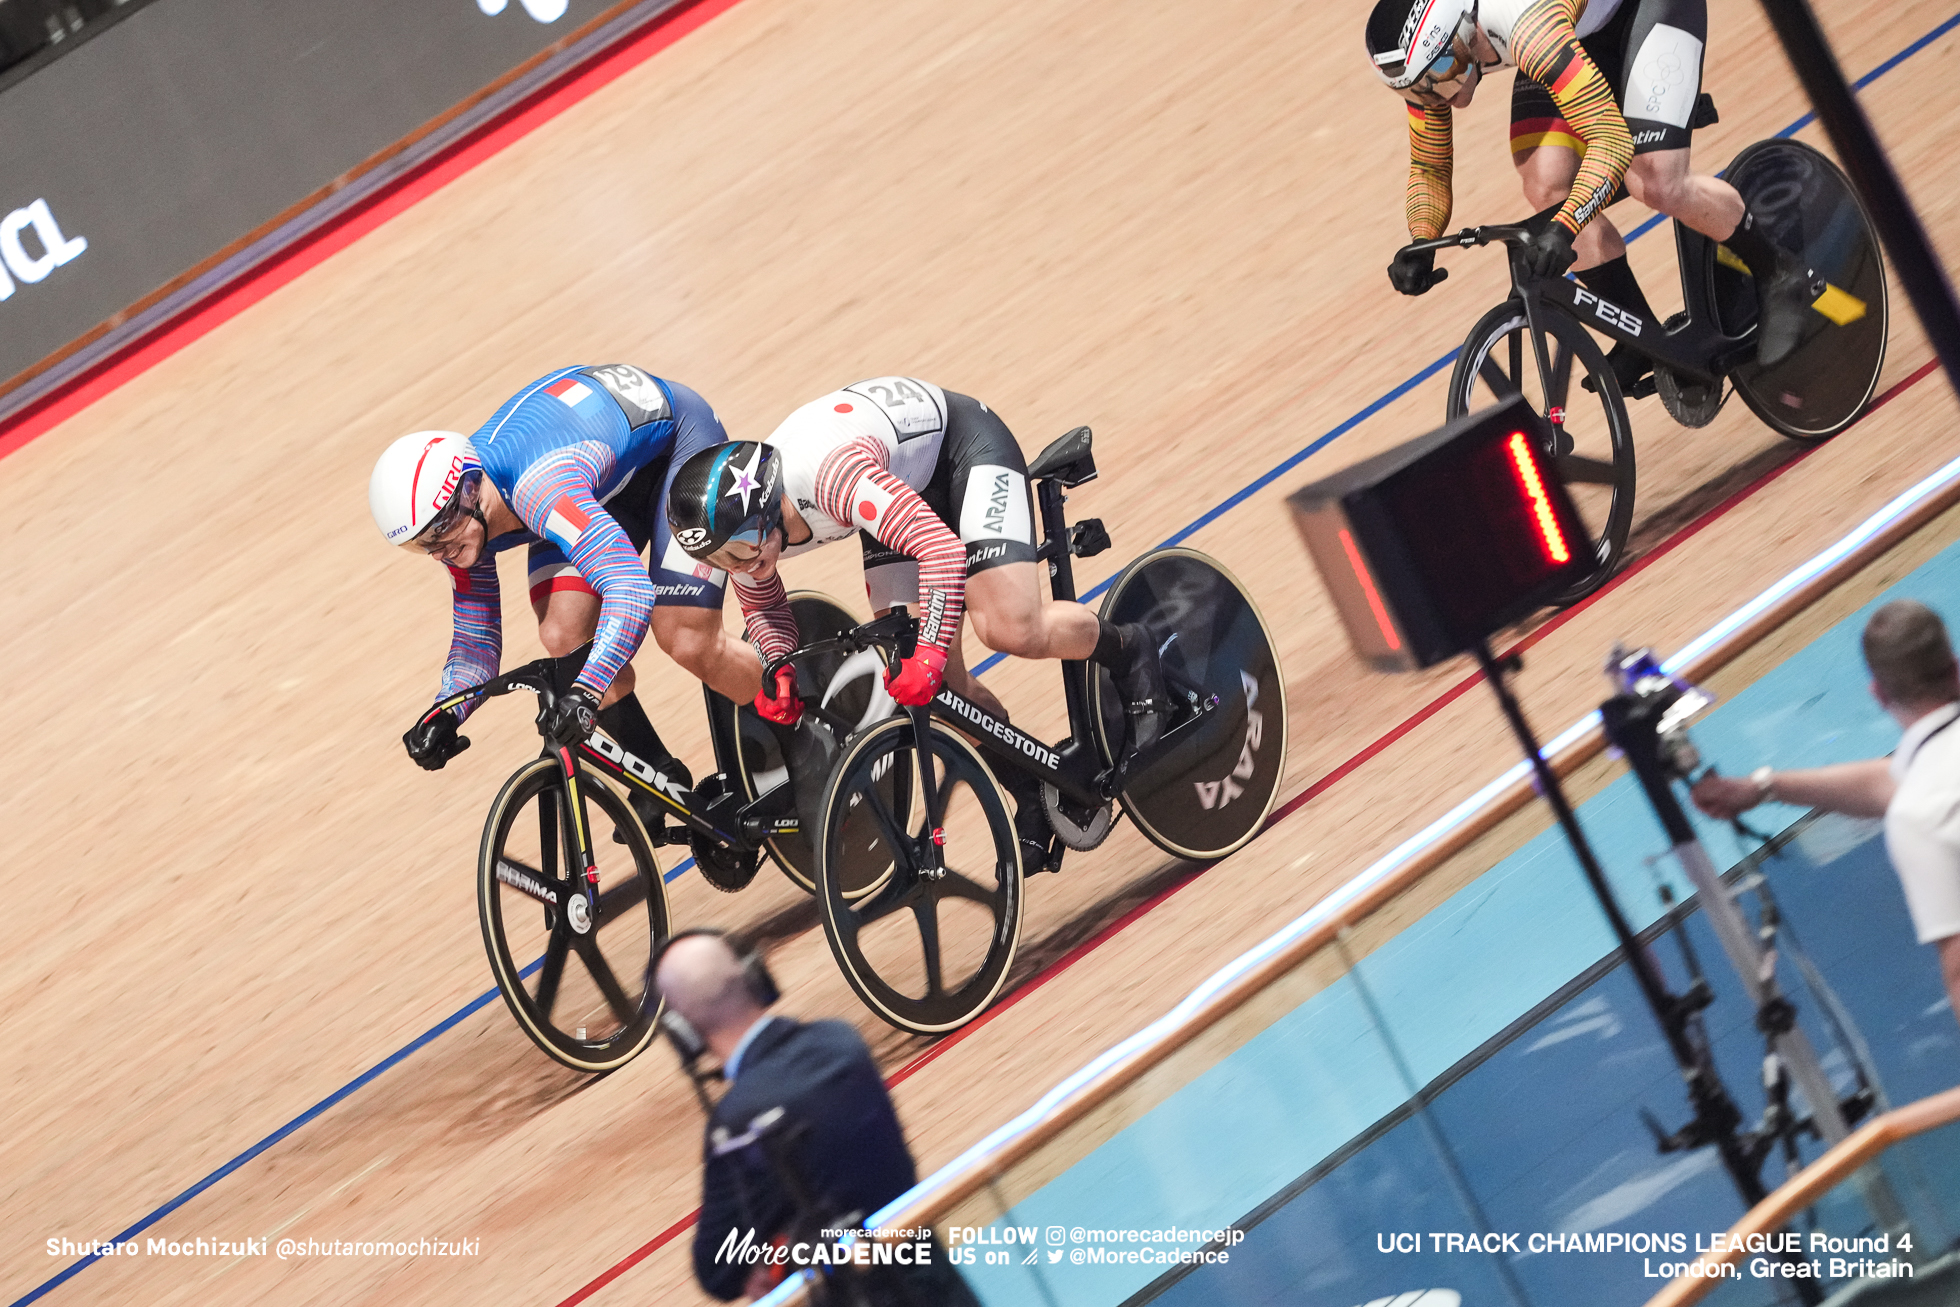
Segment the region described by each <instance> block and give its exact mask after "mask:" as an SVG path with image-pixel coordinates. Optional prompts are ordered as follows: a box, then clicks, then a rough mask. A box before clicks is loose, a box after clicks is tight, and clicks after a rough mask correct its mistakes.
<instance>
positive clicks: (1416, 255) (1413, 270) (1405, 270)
mask: <svg viewBox="0 0 1960 1307" xmlns="http://www.w3.org/2000/svg"><path fill="white" fill-rule="evenodd" d="M1449 275H1450V272H1449V269H1448V268H1438V267H1437V266H1436V251H1434V250H1411V249H1409V248H1407V247H1406V246H1405V247H1403V248H1402V249H1399V250H1397V251H1395V260H1394V262H1392V263H1390V264H1389V265H1388V282H1389V285H1391V286H1393V287H1395V289H1397V290H1399V291H1401V292H1402V293H1403V294H1404V295H1420V294H1422V293H1423V292H1424V291H1426V290H1428V289H1429V288H1430V287H1431V286H1434V285H1435V284H1436V283H1437V282H1439V281H1442V280H1443V279H1445V278H1446V277H1448V276H1449Z"/></svg>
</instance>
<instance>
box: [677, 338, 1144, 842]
mask: <svg viewBox="0 0 1960 1307" xmlns="http://www.w3.org/2000/svg"><path fill="white" fill-rule="evenodd" d="M668 511H669V513H670V515H671V519H670V520H671V521H672V523H673V527H674V538H675V540H676V541H677V542H678V543H679V544H680V546H681V548H682V549H684V550H686V551H687V552H688V553H689V554H691V555H693V556H694V557H695V558H697V559H700V560H701V561H703V562H705V563H708V564H709V565H710V566H713V567H716V568H721V569H723V570H725V571H726V572H728V574H729V576H730V579H731V580H732V581H733V582H734V585H735V593H736V595H737V597H738V598H739V599H740V600H741V603H742V612H743V615H744V617H745V618H746V619H747V622H748V626H749V630H750V633H751V634H752V635H753V636H754V638H755V641H756V643H757V645H759V646H760V647H761V649H762V652H763V656H764V659H765V660H766V661H767V662H768V663H769V664H774V663H775V662H776V661H778V660H780V659H781V658H783V657H784V656H786V655H787V654H788V653H789V652H790V651H791V650H792V649H794V648H795V647H796V643H797V631H796V624H795V620H794V618H792V617H791V615H790V610H789V604H788V600H787V597H786V591H785V588H784V586H783V582H782V578H781V576H780V575H779V574H778V572H777V570H776V565H777V563H778V562H779V561H780V560H781V559H783V558H786V557H790V556H793V555H796V554H801V553H805V552H808V551H809V550H812V549H815V548H817V547H818V546H820V545H824V544H829V543H832V542H834V541H837V540H841V539H843V538H844V537H846V536H849V535H858V536H860V537H861V538H862V539H863V542H864V566H865V589H866V591H867V592H868V593H869V596H870V599H871V606H872V608H873V609H875V610H877V611H879V612H881V613H882V612H884V611H885V610H888V609H890V608H892V607H895V606H897V605H899V604H907V605H916V608H917V613H918V617H919V643H918V649H917V651H916V652H915V653H914V654H913V656H912V657H910V658H908V659H906V660H904V663H903V665H902V666H900V667H899V668H898V669H896V670H895V671H894V672H893V673H892V674H891V675H890V676H889V677H888V679H887V688H888V689H889V690H890V692H891V695H892V697H893V698H894V699H896V700H897V701H898V702H900V703H903V704H910V705H914V706H917V705H922V704H925V703H929V702H931V700H932V698H933V696H934V695H935V694H937V693H938V691H939V687H940V685H941V683H942V681H943V682H944V683H945V684H946V685H948V686H949V687H951V689H952V690H953V691H954V692H955V693H957V694H959V695H961V696H962V697H963V698H966V699H968V700H970V701H971V702H973V703H975V704H976V705H978V706H979V707H980V708H982V709H983V710H985V711H987V712H990V713H993V714H994V715H996V716H997V717H999V718H1000V719H1001V720H1003V721H1004V720H1006V717H1007V712H1006V709H1005V708H1004V707H1002V705H1001V703H1000V700H999V699H998V698H996V697H995V696H994V695H993V693H992V692H991V691H989V690H988V689H987V688H986V687H985V686H983V685H981V684H980V683H979V682H978V681H976V680H975V679H974V678H973V676H972V674H971V673H970V672H968V670H967V668H966V663H965V659H964V657H963V656H962V653H961V649H960V640H959V635H960V629H961V622H962V620H963V617H964V615H965V613H966V611H967V610H971V615H972V618H973V627H974V632H975V634H977V635H978V636H979V637H980V641H981V643H982V644H985V645H987V646H988V647H989V648H991V649H996V650H999V651H1000V652H1002V653H1008V654H1013V655H1015V656H1017V657H1021V658H1065V659H1076V660H1086V659H1091V658H1093V659H1095V660H1096V661H1098V662H1101V663H1102V664H1103V665H1104V666H1106V667H1108V668H1109V669H1110V671H1111V673H1112V674H1113V675H1114V677H1115V679H1116V683H1117V689H1118V691H1119V692H1120V693H1121V694H1122V695H1123V696H1124V698H1125V699H1126V701H1127V702H1128V704H1129V709H1130V718H1131V723H1132V732H1133V735H1134V737H1135V739H1136V740H1137V742H1138V745H1139V747H1142V746H1144V745H1147V744H1148V743H1149V742H1150V741H1151V740H1153V739H1154V738H1155V736H1156V734H1157V733H1158V732H1159V731H1160V730H1161V726H1162V715H1163V708H1164V703H1165V700H1164V697H1163V686H1162V681H1161V674H1160V672H1159V669H1158V665H1157V659H1156V650H1155V648H1154V647H1153V645H1152V643H1151V640H1150V638H1149V635H1148V633H1147V632H1145V631H1144V630H1143V628H1142V627H1141V626H1140V625H1137V624H1129V625H1125V626H1123V627H1120V628H1119V627H1116V626H1113V625H1111V624H1110V623H1108V622H1105V621H1103V620H1102V619H1101V618H1100V617H1098V616H1097V615H1096V614H1095V613H1094V612H1092V611H1091V610H1090V609H1088V608H1087V607H1085V606H1084V605H1082V604H1079V603H1057V602H1052V601H1046V600H1044V597H1043V594H1042V575H1041V569H1040V566H1039V564H1038V563H1037V561H1036V558H1035V545H1034V534H1033V512H1032V507H1031V504H1030V499H1029V494H1028V484H1027V463H1026V461H1025V459H1024V458H1023V456H1022V454H1021V448H1020V445H1019V444H1017V443H1016V442H1015V439H1014V435H1013V433H1012V432H1011V431H1009V430H1008V429H1007V426H1006V424H1005V423H1003V422H1002V421H1001V420H1000V418H999V417H998V416H996V415H995V414H994V413H993V412H991V411H990V410H989V409H988V408H987V407H986V405H984V404H982V403H980V402H979V401H978V400H975V399H971V398H969V397H967V396H965V395H960V394H955V393H952V392H949V391H945V390H942V389H940V388H939V387H938V386H935V385H933V384H932V383H930V382H927V381H920V380H918V379H917V378H912V377H879V378H874V379H873V380H870V381H862V382H858V383H856V384H854V385H851V386H847V387H845V388H843V389H842V390H836V391H832V392H831V393H830V394H828V395H825V396H823V397H822V398H821V399H818V400H814V401H812V402H811V403H808V404H805V405H804V406H803V407H801V408H799V409H797V410H796V411H795V412H794V413H792V414H790V416H789V417H788V418H786V419H785V420H784V421H783V423H782V425H780V426H779V427H777V429H776V430H775V432H774V433H773V434H771V436H770V437H769V441H768V443H766V444H756V443H753V442H737V443H735V444H731V445H727V446H722V447H720V448H719V449H709V450H703V451H701V452H700V453H699V454H696V455H695V456H693V457H692V458H690V459H689V460H688V461H687V463H686V464H685V465H683V467H682V468H681V470H680V472H679V473H678V474H677V475H676V477H675V480H674V484H673V488H672V490H671V492H670V496H669V500H668ZM756 708H757V710H758V711H759V712H761V713H762V714H763V715H764V716H765V717H768V718H770V719H771V720H774V721H778V722H792V721H794V720H795V719H796V717H797V716H798V715H799V714H800V712H801V704H800V703H799V702H797V701H796V696H795V678H794V675H793V674H791V673H790V671H789V669H787V668H783V669H781V671H780V672H779V674H778V680H777V683H776V684H775V685H773V686H772V685H771V684H769V680H768V678H765V681H764V685H763V692H762V694H761V695H759V696H758V697H757V699H756ZM1002 779H1003V782H1004V783H1005V784H1007V786H1008V788H1009V790H1010V791H1011V792H1013V793H1014V794H1015V797H1016V799H1017V801H1019V809H1020V810H1019V814H1018V817H1017V826H1018V828H1019V829H1020V832H1021V837H1022V841H1023V843H1024V845H1029V846H1039V854H1040V856H1039V857H1038V858H1037V857H1036V850H1035V849H1033V848H1029V849H1026V850H1024V861H1031V863H1032V865H1035V866H1039V865H1043V864H1044V863H1045V862H1046V861H1047V860H1048V857H1047V855H1048V853H1049V851H1050V840H1049V832H1048V829H1047V823H1046V819H1045V817H1044V816H1043V814H1042V811H1041V801H1040V799H1039V796H1038V793H1037V790H1038V787H1037V786H1034V785H1032V784H1030V783H1028V782H1026V781H1025V780H1024V779H1023V778H1022V777H1021V776H1020V775H1019V773H1011V772H1009V773H1005V774H1003V778H1002Z"/></svg>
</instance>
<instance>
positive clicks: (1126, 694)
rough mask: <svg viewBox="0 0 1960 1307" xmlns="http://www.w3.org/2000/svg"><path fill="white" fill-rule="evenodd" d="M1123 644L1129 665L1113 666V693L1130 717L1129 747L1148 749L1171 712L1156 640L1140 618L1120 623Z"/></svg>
mask: <svg viewBox="0 0 1960 1307" xmlns="http://www.w3.org/2000/svg"><path fill="white" fill-rule="evenodd" d="M1123 647H1124V650H1125V652H1127V653H1128V654H1129V655H1130V662H1129V666H1127V667H1112V668H1110V669H1109V672H1110V675H1111V677H1113V678H1114V679H1115V681H1116V693H1117V694H1118V695H1120V696H1121V697H1122V699H1123V709H1124V711H1125V712H1126V713H1127V714H1128V715H1129V719H1130V747H1131V748H1132V749H1147V748H1149V747H1150V746H1151V745H1153V744H1155V743H1156V742H1157V738H1158V737H1159V736H1160V735H1162V734H1163V733H1164V722H1165V720H1166V719H1167V718H1168V716H1169V715H1170V706H1171V701H1170V695H1169V692H1168V691H1167V690H1166V689H1165V687H1164V668H1163V665H1162V663H1160V662H1159V661H1158V658H1157V641H1156V639H1155V638H1154V637H1153V636H1152V635H1151V634H1150V632H1149V630H1148V629H1147V628H1146V627H1145V626H1144V625H1143V623H1142V622H1127V623H1125V624H1124V626H1123Z"/></svg>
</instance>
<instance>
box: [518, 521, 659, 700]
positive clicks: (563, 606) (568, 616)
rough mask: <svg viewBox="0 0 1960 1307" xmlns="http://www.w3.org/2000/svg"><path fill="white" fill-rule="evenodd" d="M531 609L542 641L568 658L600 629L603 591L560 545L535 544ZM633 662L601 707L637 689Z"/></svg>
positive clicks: (546, 647) (554, 653) (617, 678)
mask: <svg viewBox="0 0 1960 1307" xmlns="http://www.w3.org/2000/svg"><path fill="white" fill-rule="evenodd" d="M528 563H529V571H530V579H531V611H532V612H533V613H534V614H536V615H537V619H538V641H539V642H540V643H541V644H543V645H544V651H545V652H546V653H548V654H550V655H551V656H552V657H553V658H566V657H569V656H571V655H572V654H575V653H578V652H580V651H581V650H583V649H584V647H585V646H586V645H588V644H590V643H592V633H593V632H594V631H596V630H598V629H599V592H598V591H597V590H594V589H593V588H592V586H591V583H589V582H588V581H587V580H586V579H585V578H584V577H582V576H580V575H579V574H578V569H577V568H575V567H573V566H572V565H571V562H570V561H569V560H567V559H566V557H565V555H563V554H562V553H560V552H559V551H558V546H556V545H553V544H550V543H546V542H540V543H538V544H534V545H532V546H531V555H530V558H529V560H528ZM574 674H576V673H574ZM633 685H634V676H633V664H632V663H630V662H629V663H627V664H626V665H625V666H624V667H622V668H620V669H619V675H617V676H615V677H613V682H612V684H611V685H609V686H607V687H606V693H605V697H604V698H603V699H601V700H600V706H601V707H609V706H611V705H612V704H614V703H616V702H618V700H619V699H620V698H621V697H623V696H625V695H628V694H631V693H632V692H633Z"/></svg>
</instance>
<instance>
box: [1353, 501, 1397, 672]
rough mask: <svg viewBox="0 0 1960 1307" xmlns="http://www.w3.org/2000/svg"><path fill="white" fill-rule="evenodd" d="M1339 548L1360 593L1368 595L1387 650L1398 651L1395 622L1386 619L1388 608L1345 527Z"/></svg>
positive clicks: (1371, 609)
mask: <svg viewBox="0 0 1960 1307" xmlns="http://www.w3.org/2000/svg"><path fill="white" fill-rule="evenodd" d="M1341 548H1343V549H1345V550H1347V556H1348V565H1349V566H1350V567H1352V568H1353V569H1354V575H1355V576H1356V577H1357V578H1359V580H1360V582H1361V593H1362V594H1364V595H1366V596H1368V608H1369V610H1370V611H1371V612H1373V613H1374V615H1375V625H1376V626H1379V627H1381V629H1382V639H1384V640H1386V641H1388V649H1389V652H1390V653H1395V652H1398V651H1400V649H1401V648H1402V640H1401V637H1399V636H1397V635H1396V634H1395V623H1393V622H1391V621H1389V620H1388V608H1387V606H1386V605H1384V604H1383V603H1382V597H1381V594H1380V592H1379V591H1377V590H1376V589H1375V578H1374V577H1372V576H1370V575H1368V564H1366V563H1364V562H1363V561H1361V551H1360V550H1359V549H1356V548H1355V547H1354V537H1353V536H1351V535H1349V534H1348V531H1347V528H1346V527H1343V528H1341Z"/></svg>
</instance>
